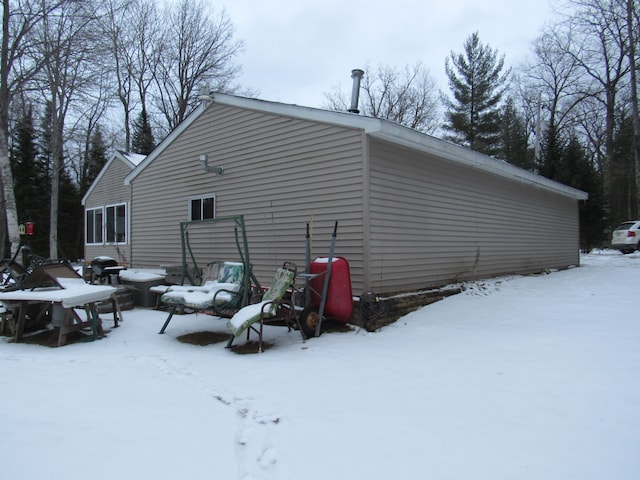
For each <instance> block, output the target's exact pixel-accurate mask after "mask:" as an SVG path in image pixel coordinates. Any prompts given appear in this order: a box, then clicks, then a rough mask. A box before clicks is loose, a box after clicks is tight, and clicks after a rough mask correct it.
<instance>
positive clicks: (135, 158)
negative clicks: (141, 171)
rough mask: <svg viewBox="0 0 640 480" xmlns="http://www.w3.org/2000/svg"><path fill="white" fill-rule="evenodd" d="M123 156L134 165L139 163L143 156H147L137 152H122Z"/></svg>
mask: <svg viewBox="0 0 640 480" xmlns="http://www.w3.org/2000/svg"><path fill="white" fill-rule="evenodd" d="M123 156H124V157H126V159H127V160H129V161H130V162H131V163H133V165H134V166H136V167H137V166H138V165H140V164H141V163H142V161H143V160H144V159H145V158H147V156H146V155H140V154H139V153H130V152H127V153H125V152H123Z"/></svg>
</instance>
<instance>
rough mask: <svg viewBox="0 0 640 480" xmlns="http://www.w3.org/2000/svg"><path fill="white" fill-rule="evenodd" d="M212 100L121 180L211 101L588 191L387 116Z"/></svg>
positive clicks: (220, 97)
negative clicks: (347, 130)
mask: <svg viewBox="0 0 640 480" xmlns="http://www.w3.org/2000/svg"><path fill="white" fill-rule="evenodd" d="M211 97H212V101H206V102H203V103H202V104H201V105H200V106H199V107H198V108H197V109H196V110H195V111H194V112H193V113H192V114H191V115H189V116H188V117H187V118H186V119H185V120H184V121H183V122H182V123H181V124H180V125H178V127H176V128H175V129H174V130H173V132H171V134H170V135H169V136H167V137H166V138H165V139H164V140H163V141H162V142H161V143H160V145H158V147H156V148H155V150H154V151H153V152H151V153H150V154H149V155H148V156H147V157H146V158H145V159H144V160H143V161H142V162H141V163H140V164H139V165H138V166H137V167H135V168H134V169H133V170H132V171H131V173H130V174H129V175H127V177H126V178H125V184H127V185H128V184H130V182H131V181H132V180H133V179H134V178H135V177H136V176H137V175H139V174H140V173H141V172H142V171H143V170H144V169H145V168H146V167H147V165H149V164H150V163H151V162H153V160H154V158H156V157H157V156H158V155H160V154H161V153H162V152H163V151H164V149H166V148H167V146H169V145H170V144H171V143H172V142H173V141H174V140H175V139H176V138H177V137H178V136H179V135H180V134H182V132H183V131H184V130H185V129H187V128H188V127H189V125H191V124H192V123H193V122H194V121H195V120H196V119H197V118H198V117H199V116H200V115H202V113H203V112H205V111H206V110H207V109H208V108H209V106H210V105H211V104H212V103H217V104H221V105H228V106H234V107H239V108H245V109H248V110H255V111H260V112H264V113H271V114H275V115H282V116H285V117H292V118H299V119H302V120H308V121H315V122H320V123H328V124H333V125H339V126H343V127H346V128H357V129H361V130H363V131H364V132H365V133H366V134H367V135H369V136H371V137H372V138H378V139H381V140H384V141H387V142H390V143H395V144H397V145H400V146H404V147H408V148H411V149H414V150H418V151H421V152H424V153H427V154H430V155H434V156H437V157H439V158H442V159H444V160H447V161H450V162H453V163H457V164H461V165H465V166H468V167H471V168H476V169H478V170H481V171H485V172H487V173H491V174H494V175H498V176H501V177H505V178H507V179H511V180H513V181H518V182H521V183H525V184H529V185H533V186H536V187H538V188H542V189H545V190H549V191H552V192H554V193H558V194H561V195H564V196H568V197H572V198H575V199H576V200H586V199H587V198H588V194H587V193H586V192H583V191H581V190H578V189H575V188H572V187H569V186H567V185H564V184H561V183H559V182H555V181H553V180H550V179H548V178H546V177H543V176H541V175H537V174H535V173H532V172H529V171H527V170H524V169H521V168H519V167H516V166H514V165H511V164H510V163H508V162H506V161H503V160H498V159H495V158H492V157H489V156H487V155H484V154H482V153H479V152H476V151H473V150H470V149H468V148H465V147H462V146H460V145H456V144H454V143H451V142H448V141H446V140H442V139H439V138H436V137H433V136H431V135H427V134H425V133H422V132H418V131H416V130H412V129H410V128H407V127H403V126H401V125H398V124H396V123H393V122H391V121H389V120H385V119H381V118H375V117H367V116H364V115H357V114H353V113H348V112H338V111H330V110H322V109H317V108H311V107H304V106H299V105H292V104H285V103H279V102H271V101H266V100H259V99H254V98H246V97H239V96H235V95H228V94H222V93H215V94H211Z"/></svg>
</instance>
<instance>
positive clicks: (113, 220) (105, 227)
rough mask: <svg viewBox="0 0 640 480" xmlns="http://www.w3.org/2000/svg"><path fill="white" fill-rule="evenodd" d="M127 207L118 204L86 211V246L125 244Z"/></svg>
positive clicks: (124, 204) (123, 204)
mask: <svg viewBox="0 0 640 480" xmlns="http://www.w3.org/2000/svg"><path fill="white" fill-rule="evenodd" d="M127 230H128V229H127V205H126V203H119V204H115V205H107V206H105V207H97V208H89V209H87V211H86V219H85V237H86V243H87V245H98V244H104V243H127Z"/></svg>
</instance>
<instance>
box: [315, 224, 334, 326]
mask: <svg viewBox="0 0 640 480" xmlns="http://www.w3.org/2000/svg"><path fill="white" fill-rule="evenodd" d="M337 232H338V221H337V220H336V223H335V224H334V226H333V235H331V247H330V248H329V262H328V265H327V270H326V273H325V277H324V285H323V286H322V298H321V299H320V311H319V312H318V324H317V325H316V337H319V336H320V329H321V327H322V316H323V315H324V306H325V303H326V301H327V291H328V290H329V278H330V277H331V265H332V264H333V251H334V249H335V246H336V235H337Z"/></svg>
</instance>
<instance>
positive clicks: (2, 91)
mask: <svg viewBox="0 0 640 480" xmlns="http://www.w3.org/2000/svg"><path fill="white" fill-rule="evenodd" d="M64 3H65V1H64V0H63V1H47V2H44V1H41V0H23V1H20V2H12V1H10V0H3V1H2V40H1V42H2V46H1V47H0V48H1V51H0V175H1V176H2V193H3V199H4V202H3V206H4V209H5V212H6V223H7V233H8V236H9V242H10V245H11V253H12V254H15V253H16V252H17V249H18V248H19V246H20V233H19V231H18V212H17V207H16V200H15V193H14V190H13V175H12V173H11V165H10V163H9V123H10V119H9V110H10V106H11V102H12V101H13V99H14V97H15V96H16V95H21V94H22V93H23V92H24V91H25V90H26V89H27V88H28V85H29V83H30V82H31V81H32V80H33V78H34V76H35V75H37V74H38V73H39V72H40V70H41V69H42V67H43V65H44V60H45V58H44V57H42V56H40V55H39V54H38V53H37V52H36V50H35V47H36V46H37V44H38V39H37V38H36V37H35V36H34V30H35V29H36V28H37V27H38V26H39V25H40V24H41V23H42V22H43V21H44V19H45V18H46V16H47V15H49V14H51V13H52V12H53V11H55V10H56V9H57V8H58V7H59V6H60V5H62V4H64ZM2 240H4V239H2ZM0 249H2V251H4V241H2V244H1V245H0Z"/></svg>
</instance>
